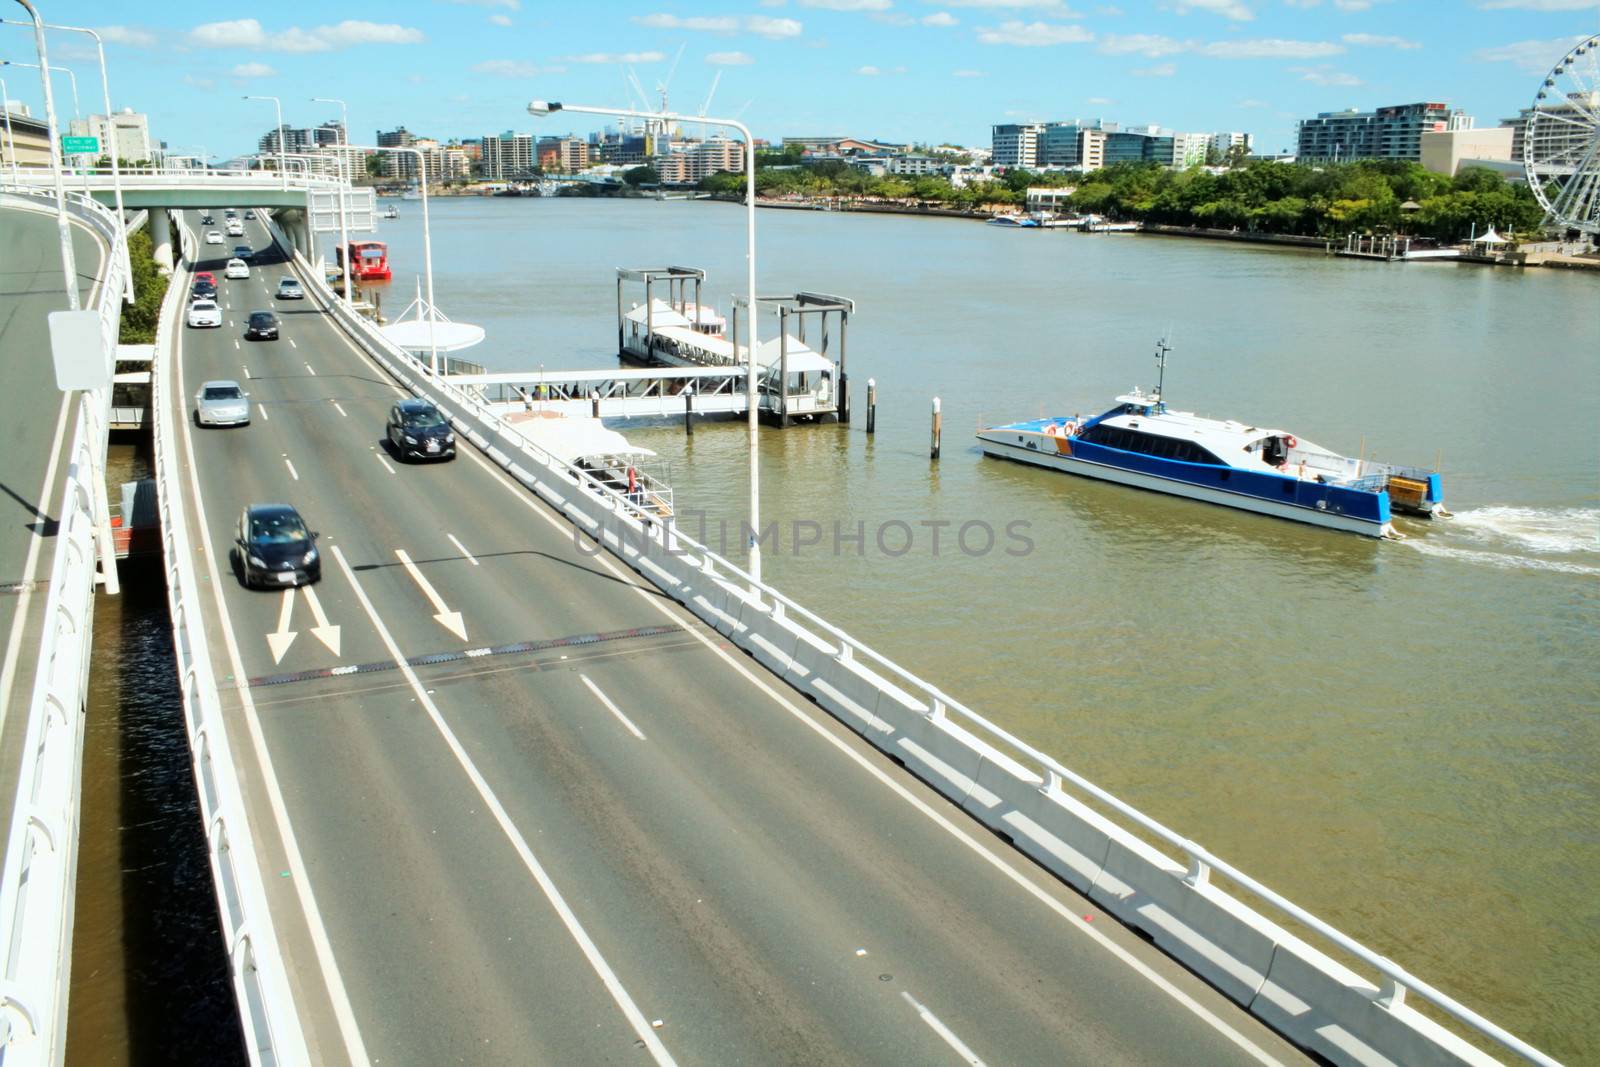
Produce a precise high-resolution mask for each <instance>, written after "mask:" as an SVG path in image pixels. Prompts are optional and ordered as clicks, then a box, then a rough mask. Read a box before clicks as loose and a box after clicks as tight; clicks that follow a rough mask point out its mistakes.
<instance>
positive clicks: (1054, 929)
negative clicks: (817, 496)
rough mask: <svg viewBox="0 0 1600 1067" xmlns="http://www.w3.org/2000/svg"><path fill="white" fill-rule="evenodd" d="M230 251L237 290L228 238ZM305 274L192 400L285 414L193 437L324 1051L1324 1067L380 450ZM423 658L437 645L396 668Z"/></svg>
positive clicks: (201, 359) (295, 955) (312, 1015)
mask: <svg viewBox="0 0 1600 1067" xmlns="http://www.w3.org/2000/svg"><path fill="white" fill-rule="evenodd" d="M187 219H188V225H189V227H190V228H191V229H197V228H198V226H197V220H196V217H195V215H194V214H193V213H189V215H188V216H187ZM247 233H248V237H247V240H248V241H249V243H251V244H252V245H254V246H255V247H256V248H258V249H259V248H263V247H266V246H268V244H269V240H270V238H269V237H268V236H267V234H266V232H265V230H264V228H263V227H262V226H261V224H259V223H249V224H247ZM233 243H234V242H233V241H232V240H229V242H228V245H227V246H224V247H231V245H232V244H233ZM199 247H200V249H201V255H202V263H201V264H200V266H201V269H213V270H216V271H217V272H218V274H219V276H220V272H221V266H222V260H221V259H220V258H217V256H216V253H217V252H219V251H221V249H218V248H217V247H216V246H205V245H200V246H199ZM208 252H209V253H211V254H212V255H211V257H210V258H209V259H206V258H205V256H206V253H208ZM276 258H279V259H280V260H281V255H278V256H277V257H276ZM288 273H291V272H290V271H289V270H288V269H287V267H286V266H285V265H284V264H283V263H281V262H279V263H274V264H272V265H270V266H261V265H254V266H253V267H252V277H251V278H250V279H249V280H240V281H231V282H229V281H224V282H222V283H221V287H222V293H221V297H222V300H223V303H224V325H223V327H222V328H221V329H219V330H207V331H202V330H179V331H177V333H178V335H179V337H180V344H181V347H180V352H179V368H180V370H179V375H180V377H181V381H182V390H181V394H182V398H183V401H184V402H185V403H186V404H192V400H190V399H189V398H192V396H193V394H194V392H195V390H196V389H197V388H198V386H199V383H200V382H201V381H203V380H207V379H214V378H233V379H237V380H239V381H240V382H241V383H243V384H245V387H246V388H247V389H248V390H249V392H250V393H251V399H252V401H253V402H254V404H255V408H256V415H255V420H254V422H253V423H252V424H251V425H250V426H248V427H245V428H241V429H227V430H220V429H219V430H212V429H207V430H201V429H199V428H197V427H195V426H194V425H193V424H192V422H190V421H188V420H187V419H185V421H184V422H183V425H184V426H185V427H187V429H186V430H185V431H184V432H183V433H181V434H180V437H181V438H182V439H183V440H182V441H181V442H180V458H181V461H182V464H183V466H184V467H185V468H186V470H187V473H186V475H185V478H186V479H187V485H186V489H187V492H186V494H185V495H186V497H187V499H186V501H185V504H184V506H185V507H186V508H188V509H189V510H190V515H191V521H192V522H193V521H194V518H193V517H194V515H195V513H196V509H198V512H199V514H200V515H201V516H202V519H201V521H200V522H197V523H195V525H192V526H191V529H203V530H204V532H205V535H206V540H205V544H204V545H203V546H199V547H197V550H196V552H197V566H198V568H199V574H200V575H201V581H202V584H203V585H204V584H209V585H210V586H211V587H212V593H211V594H208V595H207V600H206V604H205V608H206V612H207V615H208V619H207V628H208V630H209V632H210V636H211V643H212V651H213V656H214V658H215V659H216V663H217V677H218V678H219V679H225V681H224V682H223V685H224V690H223V701H224V705H225V707H226V708H227V714H228V716H229V727H230V736H231V737H233V738H234V745H235V751H236V754H237V758H238V760H239V763H240V764H241V766H240V770H241V772H242V773H243V775H244V776H245V779H246V790H247V797H248V800H247V803H248V804H249V805H250V807H251V821H252V826H253V827H254V828H255V832H256V834H257V840H258V851H260V852H261V853H263V860H262V862H263V866H264V870H265V874H266V876H267V879H268V882H269V885H268V890H269V894H271V895H272V896H273V899H274V917H275V922H276V923H277V924H278V927H279V931H280V933H281V934H282V935H283V939H284V941H285V942H286V945H287V951H288V954H289V957H290V969H291V974H292V978H293V981H294V982H295V984H296V992H297V996H298V997H299V998H300V1001H301V1003H302V1004H303V1006H304V1007H305V1013H304V1014H305V1018H306V1020H307V1023H308V1026H309V1028H310V1039H311V1041H312V1043H313V1048H314V1050H315V1052H316V1054H317V1055H318V1057H319V1058H321V1059H322V1060H324V1061H325V1062H339V1061H343V1060H355V1061H369V1062H372V1063H384V1064H391V1063H418V1064H436V1063H444V1062H465V1063H519V1064H520V1063H587V1062H637V1063H644V1062H648V1061H650V1060H652V1059H653V1060H654V1061H655V1062H657V1063H668V1062H682V1063H733V1062H748V1063H807V1064H816V1063H851V1064H856V1063H893V1064H906V1063H930V1064H939V1063H962V1062H967V1063H977V1062H988V1063H993V1064H1001V1063H1022V1062H1033V1063H1045V1062H1050V1063H1094V1064H1136V1063H1137V1064H1149V1063H1161V1062H1173V1063H1176V1062H1182V1063H1185V1064H1191V1063H1239V1062H1248V1061H1251V1060H1255V1061H1259V1062H1300V1061H1302V1060H1303V1059H1304V1057H1303V1056H1301V1055H1300V1054H1299V1053H1298V1052H1297V1051H1296V1050H1294V1049H1293V1048H1292V1047H1290V1046H1288V1045H1286V1044H1285V1043H1284V1042H1283V1041H1282V1040H1280V1039H1279V1038H1277V1037H1276V1036H1275V1035H1273V1034H1272V1033H1271V1032H1270V1031H1267V1030H1266V1029H1264V1028H1263V1027H1261V1026H1260V1025H1258V1024H1257V1023H1256V1022H1255V1021H1254V1020H1252V1019H1251V1018H1250V1017H1249V1016H1247V1015H1246V1014H1245V1013H1243V1012H1241V1011H1239V1010H1238V1009H1236V1008H1235V1007H1234V1006H1233V1005H1231V1004H1230V1003H1229V1002H1228V1001H1226V1000H1225V999H1224V998H1223V997H1221V996H1220V995H1218V994H1217V993H1215V992H1214V991H1213V990H1211V989H1210V988H1209V987H1207V986H1206V985H1204V983H1202V982H1199V981H1198V980H1196V979H1194V978H1193V977H1192V976H1190V975H1189V974H1188V973H1187V972H1185V971H1183V970H1182V969H1181V968H1179V967H1177V966H1176V965H1174V964H1172V963H1171V962H1170V961H1169V960H1167V959H1166V958H1165V957H1163V956H1161V955H1160V954H1159V953H1157V952H1155V951H1154V950H1153V949H1152V948H1150V946H1148V945H1147V944H1145V943H1144V942H1142V941H1141V940H1140V939H1139V938H1137V937H1135V936H1133V935H1132V934H1130V933H1128V932H1127V931H1126V930H1124V929H1123V928H1121V927H1120V926H1118V925H1117V924H1116V923H1115V922H1114V921H1113V920H1111V919H1109V918H1108V917H1105V916H1104V915H1103V914H1102V913H1100V912H1099V910H1098V909H1096V908H1094V907H1093V906H1092V905H1090V904H1089V903H1088V902H1086V901H1085V900H1084V899H1083V898H1081V897H1080V896H1078V895H1077V894H1075V893H1073V892H1072V891H1070V890H1068V889H1066V888H1065V887H1063V886H1061V885H1060V884H1058V883H1057V882H1055V881H1054V880H1053V879H1051V878H1050V877H1048V876H1046V875H1044V874H1042V873H1041V872H1040V871H1038V870H1037V869H1036V868H1034V867H1033V865H1031V864H1030V863H1028V862H1027V861H1025V860H1023V859H1021V858H1020V857H1018V856H1017V855H1015V854H1014V853H1013V852H1012V851H1011V850H1010V849H1008V848H1007V847H1006V846H1005V844H1004V843H1003V842H1001V841H1000V840H998V839H997V838H994V837H992V836H990V835H988V834H987V833H985V832H984V831H983V830H982V829H981V828H979V827H978V826H977V824H975V823H972V822H970V821H969V820H968V819H967V818H966V817H965V816H964V815H963V814H962V813H961V812H959V811H958V810H957V809H956V808H954V807H953V806H952V805H950V804H948V803H947V802H946V801H944V800H943V799H941V798H940V797H938V796H937V794H935V793H933V792H932V791H931V790H929V789H927V788H926V787H925V786H923V785H922V784H921V783H919V782H918V781H917V780H916V779H914V778H913V777H911V776H910V775H908V774H906V773H905V772H904V771H903V770H901V769H900V768H898V767H897V766H896V765H894V764H893V763H892V762H890V761H889V760H887V759H886V758H884V757H882V756H881V755H879V754H878V753H876V752H875V751H874V750H873V749H871V748H870V746H868V745H866V744H865V743H864V742H862V741H860V740H859V739H858V738H856V737H855V736H854V735H853V734H851V733H850V732H849V731H848V730H846V729H844V728H843V727H841V726H840V725H838V724H837V723H835V722H834V721H833V720H832V719H831V718H829V717H828V716H827V715H826V714H825V713H822V712H820V711H819V710H818V709H816V708H815V707H813V706H811V705H810V704H808V703H807V702H805V701H804V700H801V699H797V698H796V697H795V695H794V694H793V693H792V691H790V690H788V689H787V688H786V687H784V686H783V684H782V683H781V682H780V681H778V680H777V679H776V678H775V677H773V676H772V675H770V674H768V673H766V672H765V671H763V670H762V669H761V668H760V667H759V666H757V665H756V664H755V663H754V661H753V660H750V659H749V658H747V657H746V656H745V655H744V654H743V653H740V652H738V651H736V650H732V649H730V648H729V647H728V646H727V645H726V644H725V643H724V642H723V641H722V640H721V638H720V637H719V636H718V635H717V634H715V632H713V631H709V630H707V629H706V628H705V627H703V626H702V625H701V624H699V623H698V622H697V621H695V620H694V619H693V618H692V617H691V616H690V615H688V614H687V613H686V612H684V611H682V610H680V609H679V608H678V607H677V606H676V605H674V604H672V603H671V602H670V601H668V600H666V599H665V598H663V597H662V596H660V595H659V594H657V593H656V592H655V591H653V590H652V589H650V588H649V587H645V586H643V585H641V583H640V582H639V581H637V580H636V579H635V576H633V575H632V574H631V572H628V571H627V570H626V569H625V568H621V567H620V566H617V565H615V561H613V560H611V559H610V558H609V557H599V558H596V557H594V556H592V555H589V554H586V553H584V552H582V551H580V550H579V549H578V548H577V546H576V545H575V544H574V539H573V535H572V532H571V528H570V527H569V526H568V525H567V523H566V522H565V521H564V520H561V519H559V518H557V517H556V516H555V515H554V513H552V512H551V511H549V510H548V509H547V508H545V507H544V506H543V505H542V504H540V503H538V502H537V501H535V500H534V499H532V498H531V497H530V496H529V495H528V494H527V493H526V492H525V491H524V490H522V489H521V488H520V487H515V486H513V485H512V483H510V482H509V481H507V480H506V479H504V478H503V477H502V476H501V475H500V474H499V472H498V471H496V470H494V469H493V468H492V467H491V466H490V465H489V464H488V463H487V462H486V461H484V460H483V459H482V458H481V457H479V456H478V455H477V454H476V453H475V452H473V450H472V449H471V447H470V446H467V445H465V444H464V445H463V448H462V452H461V456H460V458H459V459H457V460H456V461H455V462H453V463H446V464H437V465H411V464H402V463H399V462H397V461H396V460H395V459H394V458H393V457H392V456H390V455H389V454H388V453H387V452H386V450H385V447H384V445H383V444H382V443H381V439H382V436H383V423H384V415H385V412H386V411H387V408H388V405H389V404H390V403H391V402H392V400H393V399H394V398H395V397H397V396H398V395H400V391H399V390H398V389H397V388H396V387H395V386H394V385H393V384H392V383H391V382H390V381H389V380H388V379H387V378H386V377H385V375H384V374H383V373H382V372H381V371H380V370H379V369H378V368H376V367H375V366H374V365H372V364H371V363H370V362H369V361H367V360H366V358H365V357H364V356H362V355H360V354H359V353H358V352H357V350H356V349H355V348H354V347H353V346H352V345H351V344H350V343H349V342H348V341H347V340H346V339H345V338H344V337H343V335H342V334H341V333H340V332H339V331H338V330H337V328H336V327H335V326H334V324H333V323H332V322H331V321H330V320H328V319H327V318H326V317H324V316H323V315H321V314H320V313H319V312H318V310H317V308H316V306H315V304H314V303H313V302H312V301H310V300H306V301H296V302H281V303H278V304H277V305H276V307H277V310H278V313H279V315H280V316H281V318H282V321H283V332H282V339H281V340H279V341H277V342H250V341H245V340H242V332H243V324H244V319H245V317H246V316H247V315H248V313H249V312H250V311H251V310H253V309H258V308H268V307H272V306H273V305H274V301H273V300H272V299H270V297H269V295H268V294H269V290H270V289H271V288H272V287H275V285H276V282H277V279H278V278H279V277H281V276H283V275H285V274H288ZM180 414H183V415H187V411H185V412H183V413H180ZM255 502H286V503H291V504H294V505H295V506H297V507H298V508H299V509H300V510H301V512H302V513H303V514H304V515H305V516H306V519H307V521H308V522H309V523H310V525H311V526H312V528H313V529H316V530H320V531H321V534H322V539H321V546H322V554H323V579H322V581H321V583H320V584H319V585H317V586H316V587H315V588H314V591H313V590H300V591H297V592H293V593H287V592H284V591H281V590H274V591H265V592H263V591H248V590H245V589H243V588H242V587H241V586H240V585H239V583H238V582H237V580H236V579H235V577H234V575H233V573H232V569H231V567H230V564H229V548H230V545H231V541H232V531H233V526H234V523H235V522H236V520H237V516H238V514H239V510H240V508H241V507H243V506H244V505H246V504H248V503H255ZM458 616H459V617H458ZM335 628H336V631H337V632H336V633H335V632H334V631H335ZM463 631H464V633H465V637H464V638H463V636H462V633H463ZM288 632H293V633H294V634H295V636H294V637H293V638H292V639H288V638H286V637H284V636H281V635H282V634H285V633H288ZM274 633H278V634H279V635H280V636H279V637H277V638H276V639H275V640H274V639H273V638H272V637H271V635H273V634H274ZM596 634H599V635H603V639H600V640H593V639H590V636H589V635H596ZM285 641H287V642H288V644H287V647H286V648H284V647H283V645H284V643H285ZM275 643H276V645H277V646H278V647H277V648H276V649H275V648H274V644H275ZM508 646H509V647H508ZM479 649H488V650H490V651H488V652H484V653H477V652H474V653H473V654H466V653H468V651H469V650H479ZM280 652H281V659H280V657H279V655H278V653H280ZM416 657H438V658H437V659H436V660H434V661H431V662H429V663H427V664H425V665H418V666H415V667H412V666H402V665H400V664H399V663H398V662H397V661H399V660H400V659H402V658H405V659H410V660H413V661H414V660H415V658H416ZM353 668H359V669H353ZM335 670H338V671H339V673H331V672H333V671H335Z"/></svg>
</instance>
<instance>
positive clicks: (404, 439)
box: [388, 400, 456, 459]
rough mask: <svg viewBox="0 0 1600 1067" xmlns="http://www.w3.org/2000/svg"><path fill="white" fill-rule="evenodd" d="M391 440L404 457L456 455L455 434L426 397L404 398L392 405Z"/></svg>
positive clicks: (390, 416)
mask: <svg viewBox="0 0 1600 1067" xmlns="http://www.w3.org/2000/svg"><path fill="white" fill-rule="evenodd" d="M388 434H389V444H391V445H393V446H394V450H395V454H396V455H398V456H400V457H401V458H402V459H404V458H406V457H409V456H415V457H416V458H418V459H454V458H455V455H456V435H455V432H454V431H453V430H451V429H450V423H449V422H448V421H447V420H446V419H445V417H444V416H443V415H441V414H439V409H438V408H436V407H434V406H433V405H432V404H430V403H428V402H427V401H426V400H402V401H400V403H398V404H396V405H394V406H393V407H391V408H390V409H389V426H388Z"/></svg>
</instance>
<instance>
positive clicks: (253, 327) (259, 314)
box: [244, 311, 278, 341]
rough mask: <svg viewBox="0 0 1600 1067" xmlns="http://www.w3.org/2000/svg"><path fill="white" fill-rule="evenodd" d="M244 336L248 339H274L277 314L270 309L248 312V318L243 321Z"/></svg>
mask: <svg viewBox="0 0 1600 1067" xmlns="http://www.w3.org/2000/svg"><path fill="white" fill-rule="evenodd" d="M244 336H245V339H246V340H248V341H276V340H277V339H278V316H276V315H274V314H273V313H272V312H270V311H252V312H250V319H249V321H248V322H246V323H245V327H244Z"/></svg>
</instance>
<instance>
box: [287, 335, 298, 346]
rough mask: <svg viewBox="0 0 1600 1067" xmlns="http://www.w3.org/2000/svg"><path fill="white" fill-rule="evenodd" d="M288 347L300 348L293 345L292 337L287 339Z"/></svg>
mask: <svg viewBox="0 0 1600 1067" xmlns="http://www.w3.org/2000/svg"><path fill="white" fill-rule="evenodd" d="M289 347H290V348H299V347H300V346H299V345H297V344H295V343H294V338H293V337H291V338H289Z"/></svg>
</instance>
